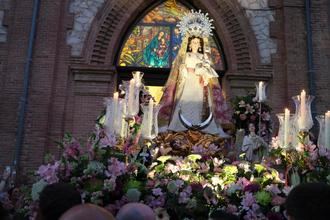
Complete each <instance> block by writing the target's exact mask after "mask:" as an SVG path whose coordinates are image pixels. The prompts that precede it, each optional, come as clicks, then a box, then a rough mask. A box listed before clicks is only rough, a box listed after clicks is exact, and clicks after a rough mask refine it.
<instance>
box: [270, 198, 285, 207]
mask: <svg viewBox="0 0 330 220" xmlns="http://www.w3.org/2000/svg"><path fill="white" fill-rule="evenodd" d="M284 203H285V198H284V197H282V196H274V197H273V199H272V205H273V206H279V205H282V204H284Z"/></svg>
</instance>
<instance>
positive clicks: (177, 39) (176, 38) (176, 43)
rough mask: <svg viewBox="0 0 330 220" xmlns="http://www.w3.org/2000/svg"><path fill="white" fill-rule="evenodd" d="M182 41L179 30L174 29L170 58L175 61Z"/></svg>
mask: <svg viewBox="0 0 330 220" xmlns="http://www.w3.org/2000/svg"><path fill="white" fill-rule="evenodd" d="M181 42H182V39H181V34H180V30H179V28H174V30H173V36H172V58H173V59H175V57H176V55H177V54H178V52H179V49H180V45H181Z"/></svg>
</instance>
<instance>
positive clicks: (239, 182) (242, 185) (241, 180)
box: [237, 177, 251, 188]
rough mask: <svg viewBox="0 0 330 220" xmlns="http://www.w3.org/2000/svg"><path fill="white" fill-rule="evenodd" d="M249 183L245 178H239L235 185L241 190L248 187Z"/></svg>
mask: <svg viewBox="0 0 330 220" xmlns="http://www.w3.org/2000/svg"><path fill="white" fill-rule="evenodd" d="M250 183H251V182H250V181H249V180H247V179H246V178H245V177H243V178H239V179H238V181H237V185H240V186H241V187H242V188H244V187H245V186H247V185H249V184H250Z"/></svg>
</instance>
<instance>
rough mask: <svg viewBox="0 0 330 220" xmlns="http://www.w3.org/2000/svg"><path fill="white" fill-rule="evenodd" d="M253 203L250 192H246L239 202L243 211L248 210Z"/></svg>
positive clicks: (253, 199) (254, 200)
mask: <svg viewBox="0 0 330 220" xmlns="http://www.w3.org/2000/svg"><path fill="white" fill-rule="evenodd" d="M255 203H256V199H255V198H254V196H253V194H252V193H250V192H246V193H245V195H244V197H243V199H242V202H241V205H242V206H243V209H246V210H249V209H250V208H252V205H253V204H255Z"/></svg>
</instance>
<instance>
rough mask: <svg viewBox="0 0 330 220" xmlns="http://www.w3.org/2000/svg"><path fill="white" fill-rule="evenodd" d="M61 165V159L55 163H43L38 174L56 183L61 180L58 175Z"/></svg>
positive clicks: (50, 182) (47, 180) (48, 181)
mask: <svg viewBox="0 0 330 220" xmlns="http://www.w3.org/2000/svg"><path fill="white" fill-rule="evenodd" d="M59 166H60V162H59V161H56V162H55V164H53V165H51V164H47V165H41V166H40V167H39V169H38V171H37V174H38V175H39V176H40V177H41V178H42V179H44V180H45V181H46V182H47V183H49V184H52V183H56V182H58V181H59V178H58V177H57V172H58V169H59Z"/></svg>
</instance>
